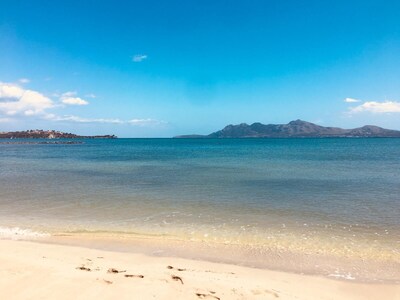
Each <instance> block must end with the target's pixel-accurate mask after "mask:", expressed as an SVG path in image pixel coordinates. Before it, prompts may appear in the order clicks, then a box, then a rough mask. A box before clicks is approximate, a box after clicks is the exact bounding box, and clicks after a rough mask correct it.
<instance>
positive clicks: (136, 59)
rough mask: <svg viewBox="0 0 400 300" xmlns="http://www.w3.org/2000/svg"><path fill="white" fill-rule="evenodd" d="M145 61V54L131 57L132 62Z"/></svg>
mask: <svg viewBox="0 0 400 300" xmlns="http://www.w3.org/2000/svg"><path fill="white" fill-rule="evenodd" d="M145 59H147V55H146V54H136V55H134V56H133V58H132V61H134V62H141V61H144V60H145Z"/></svg>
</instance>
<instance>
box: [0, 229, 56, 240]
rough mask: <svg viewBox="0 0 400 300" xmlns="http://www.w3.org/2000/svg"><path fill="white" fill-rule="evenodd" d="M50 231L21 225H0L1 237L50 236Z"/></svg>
mask: <svg viewBox="0 0 400 300" xmlns="http://www.w3.org/2000/svg"><path fill="white" fill-rule="evenodd" d="M49 236H50V234H49V233H45V232H40V231H33V230H31V229H22V228H19V227H0V239H7V240H32V239H40V238H46V237H49Z"/></svg>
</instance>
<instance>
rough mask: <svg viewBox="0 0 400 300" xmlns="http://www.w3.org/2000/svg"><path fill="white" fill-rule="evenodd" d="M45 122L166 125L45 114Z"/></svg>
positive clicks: (153, 120)
mask: <svg viewBox="0 0 400 300" xmlns="http://www.w3.org/2000/svg"><path fill="white" fill-rule="evenodd" d="M45 118H46V119H47V120H51V121H60V122H73V123H102V124H128V125H133V126H140V127H144V126H155V125H161V124H167V122H164V121H159V120H155V119H132V120H127V121H126V120H121V119H118V118H113V119H107V118H105V119H104V118H98V119H96V118H82V117H78V116H73V115H64V116H58V115H55V114H47V115H46V116H45Z"/></svg>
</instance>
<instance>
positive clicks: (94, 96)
mask: <svg viewBox="0 0 400 300" xmlns="http://www.w3.org/2000/svg"><path fill="white" fill-rule="evenodd" d="M85 97H86V98H96V95H95V94H87V95H85Z"/></svg>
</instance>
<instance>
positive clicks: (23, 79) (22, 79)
mask: <svg viewBox="0 0 400 300" xmlns="http://www.w3.org/2000/svg"><path fill="white" fill-rule="evenodd" d="M18 81H19V82H21V83H29V82H31V81H30V79H28V78H21V79H19V80H18Z"/></svg>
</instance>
